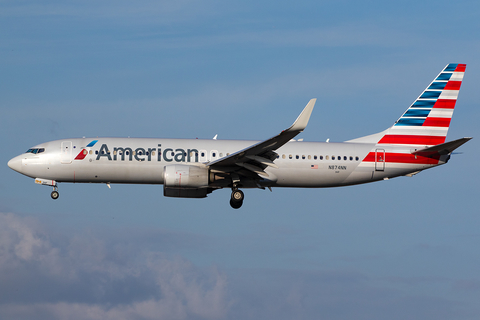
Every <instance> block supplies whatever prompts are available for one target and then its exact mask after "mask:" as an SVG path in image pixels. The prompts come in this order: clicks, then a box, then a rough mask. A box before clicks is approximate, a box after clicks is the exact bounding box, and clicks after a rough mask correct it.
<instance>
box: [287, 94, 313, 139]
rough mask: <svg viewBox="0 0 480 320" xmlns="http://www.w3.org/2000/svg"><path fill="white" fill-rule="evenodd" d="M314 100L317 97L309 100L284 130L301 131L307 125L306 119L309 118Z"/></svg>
mask: <svg viewBox="0 0 480 320" xmlns="http://www.w3.org/2000/svg"><path fill="white" fill-rule="evenodd" d="M316 101H317V99H312V100H310V101H309V102H308V103H307V105H306V106H305V108H304V109H303V111H302V113H300V115H299V116H298V118H297V120H295V122H294V123H293V124H292V126H291V127H290V128H288V129H287V130H285V131H303V130H304V129H305V128H306V127H307V124H308V120H309V119H310V115H311V114H312V111H313V107H314V106H315V102H316ZM285 131H284V132H285Z"/></svg>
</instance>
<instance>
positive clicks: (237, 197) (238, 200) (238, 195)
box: [230, 188, 245, 209]
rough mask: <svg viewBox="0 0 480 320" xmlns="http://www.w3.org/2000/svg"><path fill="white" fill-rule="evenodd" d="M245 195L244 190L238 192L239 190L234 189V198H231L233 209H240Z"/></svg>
mask: <svg viewBox="0 0 480 320" xmlns="http://www.w3.org/2000/svg"><path fill="white" fill-rule="evenodd" d="M244 198H245V195H244V194H243V192H242V190H238V189H237V188H232V197H231V198H230V205H231V206H232V208H233V209H238V208H240V207H241V206H242V204H243V199H244Z"/></svg>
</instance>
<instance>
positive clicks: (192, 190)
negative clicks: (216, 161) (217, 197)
mask: <svg viewBox="0 0 480 320" xmlns="http://www.w3.org/2000/svg"><path fill="white" fill-rule="evenodd" d="M208 183H209V172H208V168H205V167H198V166H189V165H182V164H176V165H170V166H165V167H164V170H163V195H164V196H166V197H178V198H205V197H206V196H207V194H208V193H210V192H211V190H210V188H208Z"/></svg>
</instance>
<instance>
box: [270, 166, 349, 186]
mask: <svg viewBox="0 0 480 320" xmlns="http://www.w3.org/2000/svg"><path fill="white" fill-rule="evenodd" d="M352 171H353V169H347V168H343V167H342V169H339V168H338V167H337V168H335V166H333V167H332V166H328V165H323V164H321V165H318V166H313V167H312V166H311V165H310V166H306V167H304V168H295V170H292V169H289V168H282V169H279V170H278V171H275V173H276V174H277V178H278V179H277V182H276V184H275V185H276V186H277V187H306V188H322V187H331V186H337V185H339V184H342V183H343V181H344V180H345V179H346V178H347V177H348V176H349V174H350V173H351V172H352Z"/></svg>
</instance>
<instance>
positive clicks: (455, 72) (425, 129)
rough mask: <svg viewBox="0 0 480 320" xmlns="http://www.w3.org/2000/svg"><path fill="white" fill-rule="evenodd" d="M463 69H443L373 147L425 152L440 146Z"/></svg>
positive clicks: (456, 95) (461, 78) (458, 88)
mask: <svg viewBox="0 0 480 320" xmlns="http://www.w3.org/2000/svg"><path fill="white" fill-rule="evenodd" d="M465 68H466V64H456V63H451V64H449V65H447V66H446V67H445V69H443V71H442V72H440V74H439V75H438V76H437V77H436V78H435V80H433V81H432V83H431V84H430V85H429V86H428V87H427V89H425V91H423V92H422V94H421V95H420V96H419V97H418V98H417V99H416V100H415V102H414V103H413V104H412V105H411V106H410V108H408V109H407V111H405V113H404V114H403V115H402V116H401V117H400V119H398V120H397V121H396V122H395V124H394V125H393V126H392V127H391V128H389V129H387V130H386V131H385V132H384V133H385V135H383V137H381V139H380V140H379V141H378V143H377V144H378V145H382V144H388V145H392V144H393V145H409V146H418V147H422V148H426V147H430V146H434V145H438V144H441V143H444V142H445V138H446V136H447V132H448V127H449V126H450V120H451V119H452V115H453V110H454V108H455V103H456V102H457V97H458V92H459V90H460V85H461V84H462V80H463V75H464V73H465Z"/></svg>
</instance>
